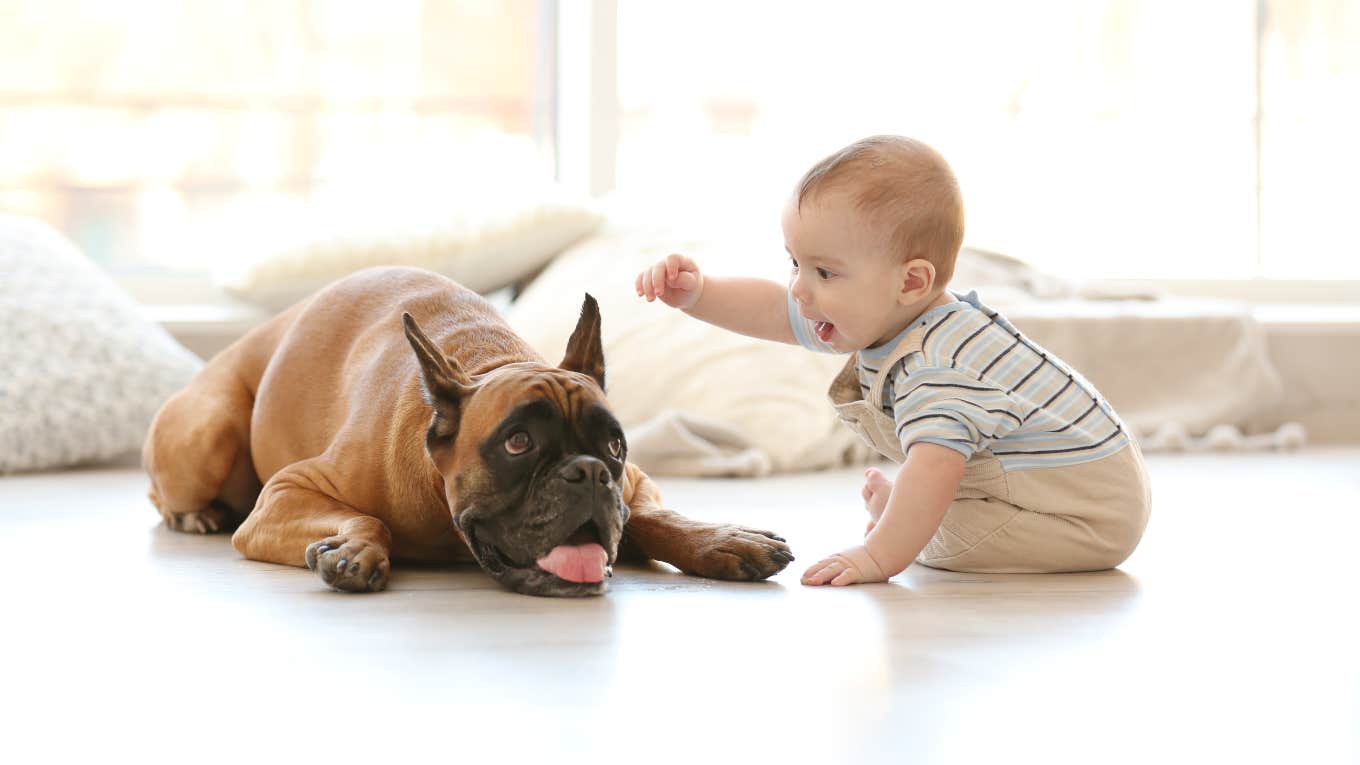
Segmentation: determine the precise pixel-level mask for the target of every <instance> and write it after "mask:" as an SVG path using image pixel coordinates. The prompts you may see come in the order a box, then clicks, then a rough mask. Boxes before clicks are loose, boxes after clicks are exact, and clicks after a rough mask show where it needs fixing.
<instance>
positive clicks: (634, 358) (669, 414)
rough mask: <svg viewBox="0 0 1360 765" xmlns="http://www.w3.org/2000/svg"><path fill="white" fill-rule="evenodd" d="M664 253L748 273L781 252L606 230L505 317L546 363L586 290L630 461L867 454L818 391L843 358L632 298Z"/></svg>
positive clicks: (699, 470) (820, 464)
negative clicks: (639, 279)
mask: <svg viewBox="0 0 1360 765" xmlns="http://www.w3.org/2000/svg"><path fill="white" fill-rule="evenodd" d="M716 241H722V242H724V243H725V246H724V247H722V248H718V247H715V246H714V242H716ZM736 250H741V257H738V253H737V252H736ZM671 252H683V253H686V254H687V255H691V256H693V257H694V258H696V259H697V260H699V262H700V263H702V264H703V265H704V267H705V270H706V272H707V273H721V272H724V271H730V272H733V273H741V272H745V273H752V272H757V273H758V272H759V263H756V262H752V261H761V262H763V261H768V266H769V267H770V271H771V272H772V273H774V274H778V273H779V272H780V271H781V270H782V269H783V267H784V263H785V262H786V258H787V256H786V255H784V253H783V250H782V248H780V247H779V245H778V242H775V243H774V244H773V245H772V246H769V247H767V246H765V245H763V244H760V243H753V244H748V243H745V242H742V241H740V240H739V239H737V238H734V237H708V236H706V237H702V238H699V239H696V238H695V237H694V236H693V235H689V236H683V235H680V234H677V233H675V232H673V231H670V230H667V229H657V228H645V227H644V228H638V227H629V228H625V229H622V230H619V229H612V228H608V227H607V228H606V230H605V231H602V232H600V233H598V234H597V235H596V236H593V237H591V238H590V239H587V240H586V241H584V242H581V243H580V244H578V245H576V246H575V247H573V248H571V249H570V250H568V251H567V252H564V253H562V254H561V255H560V256H558V258H557V259H556V260H554V261H553V262H552V264H551V265H549V266H548V268H547V269H546V270H544V272H543V273H542V274H540V275H539V276H538V277H537V278H536V279H535V280H534V281H533V283H532V284H530V285H529V287H528V288H527V289H526V290H525V291H524V293H523V294H522V295H521V296H520V297H519V299H518V300H516V301H515V303H514V304H513V305H512V306H511V307H510V310H509V311H508V312H507V319H508V320H509V321H510V324H511V325H512V326H513V327H514V328H515V330H516V331H518V332H519V333H520V334H521V335H522V336H523V337H524V338H525V339H526V340H527V341H529V343H530V344H531V345H533V346H534V347H535V348H537V349H538V350H539V352H540V353H542V354H543V355H544V356H545V357H546V358H547V359H548V361H549V362H550V363H557V362H558V361H559V360H561V358H562V354H563V352H564V350H565V348H566V343H567V338H568V336H569V335H570V333H571V330H572V328H573V327H575V325H576V319H577V316H578V315H579V312H580V307H581V299H582V295H583V293H585V292H590V293H591V294H592V295H594V296H595V298H596V300H597V301H599V304H600V317H601V336H602V340H603V343H604V352H605V377H606V381H607V383H608V386H609V401H610V404H611V406H612V407H613V409H614V413H615V415H616V416H618V418H619V421H620V423H621V424H622V425H623V426H624V429H625V430H626V431H627V433H628V449H629V459H630V460H632V461H633V462H635V463H637V464H638V466H639V467H641V468H642V469H644V470H646V471H648V472H650V473H655V474H662V475H698V476H706V475H742V476H751V475H763V474H765V473H769V472H791V471H800V470H813V469H818V468H827V467H833V466H836V465H842V464H846V463H852V462H853V463H860V462H868V461H872V460H874V459H876V458H875V457H874V456H873V455H872V454H871V453H870V451H869V449H868V448H867V447H865V446H864V445H863V444H862V443H860V441H859V439H858V438H857V437H856V436H855V435H854V434H853V433H851V432H850V430H849V429H848V428H845V427H843V426H841V425H840V424H839V422H838V421H837V419H836V415H835V412H834V410H833V409H832V407H831V403H830V402H829V401H828V400H827V397H826V389H827V386H828V385H830V383H831V380H832V378H834V377H835V376H836V373H837V372H838V371H839V370H840V368H841V367H842V366H843V365H844V364H845V360H846V357H845V356H840V355H828V354H819V353H812V352H810V351H807V350H804V349H802V348H800V347H798V346H793V345H784V344H781V343H774V342H767V341H763V340H756V339H754V338H750V337H745V336H743V335H738V334H735V333H733V332H728V331H727V330H724V329H720V328H718V327H715V326H713V325H711V324H705V323H704V322H701V321H699V320H697V319H693V318H690V317H689V316H687V315H685V314H684V313H682V312H680V311H677V310H675V309H673V308H670V307H668V306H666V305H664V304H662V303H661V302H660V301H658V302H655V303H645V302H643V301H642V299H641V298H638V297H637V296H636V293H635V291H634V289H633V279H634V277H635V276H636V274H637V273H638V271H640V270H641V269H642V268H644V267H645V266H647V265H650V264H652V263H654V262H656V261H657V260H658V259H660V258H662V257H664V256H665V255H666V254H668V253H671ZM743 258H745V261H743Z"/></svg>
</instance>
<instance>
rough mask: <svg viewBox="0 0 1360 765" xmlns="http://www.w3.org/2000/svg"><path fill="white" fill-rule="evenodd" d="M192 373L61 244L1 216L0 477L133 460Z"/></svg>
mask: <svg viewBox="0 0 1360 765" xmlns="http://www.w3.org/2000/svg"><path fill="white" fill-rule="evenodd" d="M201 364H202V363H201V362H200V361H199V359H198V357H196V356H194V355H193V354H192V353H190V352H189V351H187V350H185V349H184V348H183V347H182V346H180V345H179V344H178V343H176V342H175V341H174V339H173V338H171V337H170V336H169V335H168V334H167V333H166V332H165V331H164V330H162V329H161V328H160V327H158V326H156V325H154V324H152V323H150V322H148V321H146V320H145V319H143V318H142V317H141V315H140V313H139V311H138V308H137V305H136V304H135V303H134V302H133V301H132V299H131V298H130V297H128V296H127V295H126V294H125V293H124V292H123V291H122V290H121V289H119V287H118V285H116V284H115V283H114V282H113V280H112V279H111V278H109V276H108V275H107V274H105V273H104V272H103V271H101V270H100V269H99V268H98V267H97V266H96V265H94V264H93V263H91V262H90V261H89V259H88V258H86V257H84V256H83V255H81V254H80V252H78V251H77V250H76V248H75V246H74V245H72V244H71V242H69V241H68V240H66V239H65V238H64V237H62V236H61V235H60V234H58V233H57V232H55V231H53V230H52V229H51V228H49V227H48V226H46V225H44V224H42V223H39V222H37V221H33V220H29V219H25V218H18V217H14V216H5V215H0V473H7V472H13V471H19V470H39V469H43V468H53V467H61V466H65V465H72V464H76V463H83V462H93V461H99V460H104V459H108V458H111V457H116V456H119V455H122V454H126V453H128V452H132V451H135V450H137V449H138V448H140V446H141V443H142V439H143V437H145V435H146V431H147V428H148V427H149V426H150V424H151V418H152V417H153V416H154V415H155V413H156V410H157V409H158V408H159V407H160V405H161V403H162V402H163V401H164V400H165V399H166V398H168V397H169V396H170V394H172V393H174V392H175V391H176V390H178V389H179V388H181V387H183V386H184V385H185V384H186V383H187V382H188V381H189V378H190V377H192V376H193V374H194V372H195V371H197V370H198V368H199V367H200V366H201Z"/></svg>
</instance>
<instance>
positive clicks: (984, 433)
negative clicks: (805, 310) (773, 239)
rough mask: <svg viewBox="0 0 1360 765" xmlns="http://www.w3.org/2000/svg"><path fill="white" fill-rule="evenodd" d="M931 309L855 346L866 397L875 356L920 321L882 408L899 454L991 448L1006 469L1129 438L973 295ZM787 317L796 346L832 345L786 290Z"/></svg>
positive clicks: (1091, 454)
mask: <svg viewBox="0 0 1360 765" xmlns="http://www.w3.org/2000/svg"><path fill="white" fill-rule="evenodd" d="M955 297H956V298H958V299H957V300H956V301H955V302H952V303H947V304H945V305H942V306H937V307H935V308H932V309H930V310H928V311H926V312H925V313H923V314H921V316H920V317H918V318H917V319H916V321H914V322H912V323H911V324H910V325H909V326H908V327H906V329H903V330H902V332H901V333H900V334H899V335H898V336H897V337H895V338H893V339H892V340H890V341H888V342H887V343H884V344H883V345H880V346H877V347H874V348H866V349H864V350H862V351H859V352H858V354H857V363H856V367H857V369H858V372H859V382H860V390H861V391H862V395H864V396H868V395H869V391H870V389H871V386H872V385H873V382H874V379H875V378H876V377H877V376H878V373H879V370H880V368H881V367H882V365H883V362H884V361H885V360H886V359H887V358H888V357H889V356H890V355H891V354H892V351H893V349H895V348H896V347H897V346H898V344H899V343H901V342H902V339H903V338H904V337H906V335H907V333H908V332H910V331H912V330H914V329H916V328H917V327H925V328H926V329H925V333H924V335H923V336H922V339H921V349H920V351H916V352H912V353H909V354H907V355H906V356H904V357H903V358H902V359H901V360H900V361H899V362H898V363H897V364H895V365H894V366H893V368H892V369H891V370H889V379H888V380H887V381H886V382H885V383H884V386H883V400H882V401H880V402H879V405H880V406H881V407H882V409H883V412H884V413H885V414H887V415H888V416H890V417H892V419H893V421H894V422H895V423H896V424H897V435H898V438H899V439H901V442H902V451H903V453H905V452H906V451H907V449H908V448H910V446H911V445H912V444H914V443H917V442H920V441H924V442H926V443H933V444H938V445H940V446H946V447H949V448H951V449H954V450H956V451H958V452H959V453H960V454H962V455H963V456H964V458H965V459H967V458H969V457H971V456H972V455H973V453H974V452H978V451H981V450H983V449H990V450H991V452H992V454H994V455H995V456H996V457H997V459H998V460H1000V461H1001V464H1002V467H1003V468H1005V469H1006V470H1030V469H1035V468H1048V467H1061V466H1064V465H1076V464H1080V463H1083V462H1090V461H1092V460H1097V459H1100V458H1102V457H1106V456H1109V455H1111V454H1114V453H1115V452H1117V451H1119V450H1120V449H1123V448H1124V447H1125V446H1127V445H1128V443H1129V439H1128V435H1127V434H1126V432H1125V428H1124V425H1123V423H1122V422H1121V421H1120V419H1119V416H1118V415H1117V414H1115V412H1114V409H1113V408H1111V407H1110V405H1109V403H1108V402H1106V401H1105V399H1104V398H1102V397H1101V396H1100V393H1099V392H1098V391H1096V389H1095V386H1093V385H1091V383H1090V382H1088V381H1087V380H1086V379H1085V378H1083V377H1082V376H1081V375H1080V374H1078V373H1077V372H1075V371H1074V370H1073V369H1072V368H1071V367H1069V366H1068V365H1067V364H1065V363H1064V362H1063V361H1062V360H1061V359H1059V358H1057V357H1056V356H1054V355H1053V354H1051V353H1049V352H1048V351H1045V350H1044V349H1043V348H1041V347H1040V346H1038V345H1037V344H1035V343H1034V341H1032V340H1030V339H1029V338H1027V337H1025V336H1024V335H1023V334H1022V333H1021V332H1020V331H1019V330H1017V329H1016V328H1015V327H1014V326H1013V325H1012V324H1011V323H1010V322H1009V321H1007V320H1006V319H1005V317H1003V316H1001V315H1000V314H998V313H997V312H995V311H993V310H991V309H989V308H987V307H986V306H984V305H982V304H981V303H979V302H978V299H977V293H976V292H971V293H969V294H967V295H958V294H957V293H955ZM789 322H790V324H791V325H792V327H793V334H794V336H795V337H796V338H797V339H798V343H799V344H800V345H802V346H803V347H805V348H807V349H809V350H813V351H819V352H822V353H833V352H834V351H832V349H831V348H830V347H829V346H827V345H826V344H825V343H823V342H822V341H821V340H819V339H818V338H817V336H816V334H815V333H814V332H813V328H812V323H811V322H809V321H808V320H807V319H804V318H803V317H802V316H800V315H799V314H798V307H797V304H796V303H795V302H794V301H793V299H792V297H790V298H789Z"/></svg>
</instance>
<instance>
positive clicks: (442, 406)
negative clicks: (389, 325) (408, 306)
mask: <svg viewBox="0 0 1360 765" xmlns="http://www.w3.org/2000/svg"><path fill="white" fill-rule="evenodd" d="M401 322H402V324H403V325H404V326H405V327H406V339H407V340H408V341H410V343H411V349H412V350H414V351H415V352H416V359H418V360H419V361H420V392H421V394H422V395H423V396H424V398H425V402H426V403H428V404H429V405H430V406H432V407H434V410H435V411H436V412H437V413H439V414H442V415H445V416H449V415H450V414H452V415H453V416H456V414H457V406H458V401H459V399H461V398H463V397H465V396H467V395H468V394H469V393H471V392H472V380H471V379H470V378H469V377H468V376H467V373H466V372H464V371H463V368H462V367H460V366H458V362H457V361H454V360H453V359H451V358H449V357H448V356H445V355H444V352H443V351H441V350H439V346H437V345H435V344H434V343H433V342H431V340H430V338H428V337H426V335H425V332H424V331H422V330H421V329H420V325H419V324H416V320H415V319H413V318H411V314H409V313H403V314H402V315H401ZM446 410H449V411H446Z"/></svg>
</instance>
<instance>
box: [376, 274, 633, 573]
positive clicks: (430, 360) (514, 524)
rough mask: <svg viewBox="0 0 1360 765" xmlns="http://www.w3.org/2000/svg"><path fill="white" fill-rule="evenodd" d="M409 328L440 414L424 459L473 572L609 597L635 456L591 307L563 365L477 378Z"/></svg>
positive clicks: (525, 366) (589, 304) (514, 367)
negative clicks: (612, 402) (608, 392)
mask: <svg viewBox="0 0 1360 765" xmlns="http://www.w3.org/2000/svg"><path fill="white" fill-rule="evenodd" d="M402 319H403V321H404V322H405V325H406V337H407V339H408V340H409V341H410V342H411V347H412V348H413V349H414V350H415V354H416V358H417V359H418V360H419V361H420V376H421V388H422V392H423V394H424V398H425V401H426V402H427V403H428V404H429V405H430V406H431V408H433V410H434V415H433V417H432V419H431V422H430V427H429V430H428V431H427V433H426V438H425V448H426V450H427V451H428V452H429V455H430V458H431V459H432V460H433V461H434V464H435V465H436V466H437V467H438V469H439V472H440V473H441V474H443V476H444V491H445V495H446V496H447V498H448V502H449V508H450V510H451V511H452V512H453V520H454V524H455V525H456V526H457V527H458V530H459V531H460V532H461V533H462V535H463V538H464V540H465V541H466V542H467V545H468V547H469V548H470V549H471V550H472V554H473V555H474V556H475V557H476V558H477V562H478V563H479V564H481V566H482V568H483V569H484V570H486V572H487V573H489V574H490V575H491V576H492V577H494V578H495V579H496V580H497V581H499V582H501V584H503V585H505V586H506V587H509V588H510V589H512V590H515V591H516V592H522V593H526V594H529V595H597V594H600V593H602V592H604V590H605V584H604V577H605V576H606V575H607V573H608V571H609V567H610V566H612V565H613V563H614V559H615V556H616V555H617V553H618V547H619V540H620V538H621V537H622V535H623V525H624V523H625V522H626V521H627V520H628V507H627V506H626V505H624V503H623V495H622V487H623V480H624V478H623V477H624V460H625V459H626V458H627V456H628V454H627V452H628V445H627V443H626V442H625V440H624V436H623V429H622V428H621V427H619V423H618V420H616V419H615V418H614V415H613V414H612V413H611V412H610V410H609V406H608V404H607V403H606V402H605V397H604V352H603V350H602V348H601V344H600V310H599V306H598V305H597V304H596V303H595V299H594V298H592V297H591V296H590V295H586V298H585V303H584V304H583V305H582V307H581V318H580V321H579V322H577V325H576V331H575V332H573V333H572V336H571V340H570V341H568V343H567V353H566V356H565V357H564V358H563V359H562V363H561V364H560V365H559V366H557V367H550V366H546V365H544V364H539V363H534V362H519V363H514V364H507V365H505V366H502V367H500V368H498V369H496V370H493V371H491V372H489V373H487V374H485V375H480V376H478V377H477V378H475V379H474V378H472V377H470V376H468V375H467V374H466V373H464V371H463V369H462V368H461V367H460V366H459V365H458V362H457V361H455V360H454V359H451V358H449V357H447V356H445V355H444V354H443V353H442V352H441V351H440V350H439V348H438V347H437V346H436V345H435V344H434V343H432V342H431V341H430V340H429V338H428V337H426V336H425V333H424V332H422V331H421V329H420V327H419V326H418V325H417V324H416V322H415V320H414V319H412V318H411V316H410V315H409V314H407V315H404V316H403V317H402Z"/></svg>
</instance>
